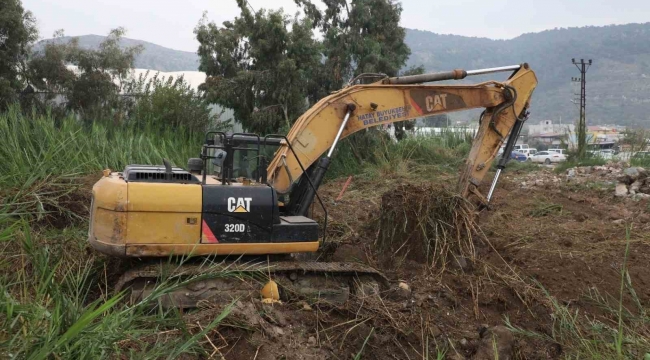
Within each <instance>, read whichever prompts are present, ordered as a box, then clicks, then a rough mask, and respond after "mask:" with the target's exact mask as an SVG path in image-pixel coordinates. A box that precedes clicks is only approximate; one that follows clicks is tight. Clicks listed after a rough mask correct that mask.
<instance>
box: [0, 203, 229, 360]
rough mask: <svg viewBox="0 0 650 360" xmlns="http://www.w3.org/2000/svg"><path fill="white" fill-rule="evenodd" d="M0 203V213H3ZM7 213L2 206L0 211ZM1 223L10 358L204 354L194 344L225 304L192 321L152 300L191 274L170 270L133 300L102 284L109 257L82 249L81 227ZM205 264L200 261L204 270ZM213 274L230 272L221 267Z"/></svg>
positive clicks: (4, 333)
mask: <svg viewBox="0 0 650 360" xmlns="http://www.w3.org/2000/svg"><path fill="white" fill-rule="evenodd" d="M2 214H3V213H2V210H0V215H2ZM4 215H6V214H4ZM2 219H4V221H3V226H2V227H0V244H2V255H3V260H2V262H1V263H0V304H2V305H0V314H1V315H0V344H1V345H2V346H1V348H0V356H2V357H3V358H12V359H50V358H65V359H113V358H129V359H161V358H167V359H175V358H177V357H178V356H180V355H181V354H196V355H203V356H206V355H207V354H206V353H205V350H204V349H203V347H202V346H201V344H199V340H201V341H203V338H204V335H205V334H206V333H208V332H210V331H212V330H213V329H214V328H215V327H216V326H217V325H218V324H219V323H220V322H221V320H223V319H224V318H225V317H226V316H227V315H228V314H229V312H230V309H231V307H230V306H228V307H226V308H225V310H224V311H223V312H222V313H221V314H220V315H219V316H216V317H215V318H214V319H211V321H210V322H209V324H208V325H206V326H204V327H203V328H202V329H192V328H189V327H188V324H186V323H185V322H184V320H183V319H182V318H181V316H180V314H179V313H178V312H176V311H166V310H163V309H162V308H158V306H157V300H158V299H159V298H161V297H162V296H165V294H167V293H168V292H170V291H172V290H173V289H175V288H177V287H179V286H183V285H184V284H186V283H187V281H190V280H191V279H184V280H180V279H174V278H169V279H167V280H165V281H163V282H162V283H161V284H160V286H158V287H157V289H156V290H155V291H154V292H153V293H152V294H151V295H150V296H148V297H146V298H145V299H142V300H141V301H139V302H136V303H135V304H132V305H127V304H125V303H124V302H123V301H122V300H123V296H124V295H123V294H116V295H111V294H110V293H109V291H110V290H109V289H107V288H106V286H107V284H106V278H105V276H106V274H107V271H110V268H111V266H114V265H111V264H110V263H109V260H108V259H106V258H103V257H98V256H95V255H88V254H87V253H86V249H85V246H86V245H85V239H84V236H83V234H84V230H85V229H67V230H66V231H65V232H63V233H61V234H59V235H55V234H52V233H51V232H44V233H39V232H38V231H34V230H30V228H29V226H28V225H27V223H26V222H24V221H23V220H20V219H13V220H11V221H9V220H7V218H6V217H3V216H0V220H2ZM208 269H209V265H206V270H208ZM219 276H232V274H229V273H227V272H222V273H220V274H219Z"/></svg>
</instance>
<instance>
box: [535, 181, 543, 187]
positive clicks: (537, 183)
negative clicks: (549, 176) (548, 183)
mask: <svg viewBox="0 0 650 360" xmlns="http://www.w3.org/2000/svg"><path fill="white" fill-rule="evenodd" d="M542 185H544V180H541V179H540V180H535V186H542Z"/></svg>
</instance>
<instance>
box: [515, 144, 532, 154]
mask: <svg viewBox="0 0 650 360" xmlns="http://www.w3.org/2000/svg"><path fill="white" fill-rule="evenodd" d="M526 149H528V144H517V145H515V147H514V148H512V150H514V151H519V152H523V151H522V150H526Z"/></svg>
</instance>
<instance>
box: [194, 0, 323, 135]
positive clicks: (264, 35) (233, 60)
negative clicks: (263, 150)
mask: <svg viewBox="0 0 650 360" xmlns="http://www.w3.org/2000/svg"><path fill="white" fill-rule="evenodd" d="M237 3H238V5H239V8H240V9H241V16H239V17H237V18H235V19H234V21H226V22H224V23H223V26H222V27H219V26H217V25H216V24H214V23H213V22H210V23H206V20H205V17H204V18H203V19H202V20H201V21H200V22H199V24H198V25H197V27H196V28H195V30H194V32H195V34H196V38H197V40H198V41H199V43H200V46H199V49H198V54H199V57H200V65H199V70H201V71H204V72H205V73H206V74H207V75H208V78H207V79H206V82H205V83H204V84H203V85H202V86H201V90H204V91H205V92H206V96H207V98H208V99H209V100H210V101H211V102H215V103H218V104H220V105H222V106H224V107H228V108H231V109H233V111H234V114H235V117H236V118H237V119H238V120H239V121H240V122H241V124H242V125H243V127H244V128H245V129H246V130H247V131H251V132H258V133H272V132H278V131H280V130H281V129H283V130H285V131H286V130H288V129H289V127H290V126H291V125H292V123H293V121H295V119H296V118H297V117H298V116H300V115H301V114H302V113H303V112H304V111H305V110H306V108H307V105H308V104H307V95H308V90H309V89H313V88H314V87H315V86H316V85H315V84H314V81H315V79H316V78H317V77H316V76H315V74H316V73H317V71H318V67H319V66H320V60H321V55H320V44H319V43H318V42H317V41H316V40H314V38H313V34H312V30H311V29H312V24H311V22H310V21H309V20H307V19H298V18H294V19H293V20H290V19H289V18H288V17H286V16H285V15H284V14H283V12H282V11H281V10H280V11H268V12H267V11H265V10H260V11H258V12H256V13H252V12H251V11H250V10H249V9H248V7H247V5H246V1H245V0H238V1H237ZM289 25H291V28H290V29H288V28H287V27H288V26H289Z"/></svg>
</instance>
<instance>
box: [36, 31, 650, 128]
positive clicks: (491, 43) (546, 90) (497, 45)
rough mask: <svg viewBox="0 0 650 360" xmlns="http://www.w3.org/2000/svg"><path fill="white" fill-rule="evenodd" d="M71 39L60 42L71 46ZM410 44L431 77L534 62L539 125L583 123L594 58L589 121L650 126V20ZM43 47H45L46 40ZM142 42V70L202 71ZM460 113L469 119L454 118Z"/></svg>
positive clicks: (412, 34) (415, 60) (421, 39)
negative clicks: (577, 80) (582, 97)
mask: <svg viewBox="0 0 650 360" xmlns="http://www.w3.org/2000/svg"><path fill="white" fill-rule="evenodd" d="M70 38H71V37H64V38H61V39H58V40H57V41H69V39H70ZM78 38H79V43H80V45H81V46H82V47H96V46H97V45H98V44H99V42H101V40H102V39H103V38H104V37H103V36H101V35H84V36H79V37H78ZM43 41H47V40H43ZM405 42H406V43H407V45H408V46H409V47H410V48H411V56H410V58H409V60H408V62H407V66H411V65H415V66H418V65H423V66H424V67H425V69H426V70H427V71H430V72H433V71H443V70H450V69H457V68H463V69H466V70H471V69H479V68H489V67H496V66H504V65H513V64H519V63H523V62H528V63H529V64H530V65H531V68H532V69H533V70H534V71H535V72H536V74H537V76H538V80H539V85H538V87H537V89H536V90H535V94H534V96H533V99H532V103H531V120H532V122H537V121H540V120H546V119H551V120H558V119H559V118H562V119H564V121H565V122H566V121H573V120H575V118H577V115H578V109H577V106H575V105H574V104H572V103H571V100H572V99H573V98H575V95H574V93H575V92H576V90H575V89H574V88H573V86H574V85H572V83H571V81H570V80H571V78H572V77H578V76H580V73H579V72H578V70H577V69H576V68H575V66H574V65H573V64H572V63H571V59H572V58H576V59H580V58H584V59H585V60H586V59H593V61H594V63H593V66H592V67H591V68H590V69H589V70H588V72H587V75H586V79H587V121H588V122H589V123H590V124H594V125H595V124H619V125H630V126H648V124H650V121H649V120H650V115H648V114H647V109H648V107H649V106H650V22H648V23H632V24H625V25H608V26H586V27H568V28H556V29H549V30H544V31H540V32H529V33H524V34H521V35H519V36H517V37H515V38H512V39H489V38H486V37H468V36H463V35H455V34H437V33H433V32H430V31H426V30H417V29H406V39H405ZM39 44H40V46H42V42H41V43H39ZM138 44H141V45H143V46H144V51H143V53H142V54H141V55H140V56H138V58H137V59H136V62H135V66H136V67H137V68H144V69H152V70H158V71H166V72H170V71H196V70H197V69H198V64H199V59H198V56H197V55H196V54H195V53H192V52H189V51H180V50H173V49H169V48H166V47H163V46H160V45H157V44H154V43H151V42H146V41H142V40H136V39H129V38H124V39H123V40H122V43H121V45H122V46H133V45H138ZM500 79H501V80H502V79H504V76H500V75H499V74H496V75H494V74H493V75H487V76H481V77H473V78H471V79H466V80H463V81H461V82H449V83H456V84H458V83H470V82H471V83H476V82H480V81H485V80H500ZM578 91H579V90H578ZM459 116H460V117H461V118H462V116H461V115H455V117H456V118H458V117H459ZM471 116H472V117H473V115H471Z"/></svg>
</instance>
